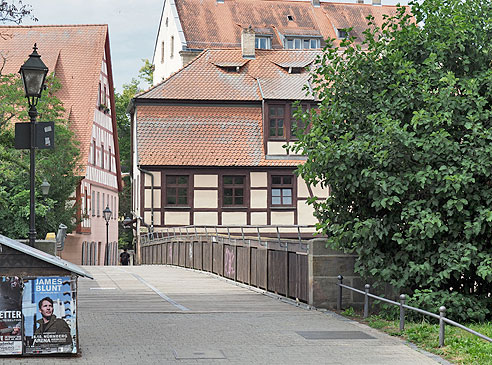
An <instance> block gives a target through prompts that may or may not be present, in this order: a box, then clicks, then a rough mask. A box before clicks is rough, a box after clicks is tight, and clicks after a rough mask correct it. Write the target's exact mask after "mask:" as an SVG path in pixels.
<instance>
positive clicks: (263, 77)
mask: <svg viewBox="0 0 492 365" xmlns="http://www.w3.org/2000/svg"><path fill="white" fill-rule="evenodd" d="M320 53H321V52H320V51H315V50H256V57H255V59H249V60H245V59H244V58H243V57H242V53H241V50H240V49H222V50H218V49H213V50H206V51H204V52H203V53H202V54H201V55H200V56H199V57H197V58H196V59H195V60H193V61H192V62H190V63H189V64H188V65H187V66H185V67H184V68H183V69H181V70H179V71H178V72H176V73H175V74H173V75H172V76H170V77H169V78H168V79H166V80H164V81H163V82H162V83H160V84H158V85H157V86H155V87H153V88H151V89H150V90H148V91H147V92H144V93H142V94H140V95H139V96H138V97H137V99H171V100H183V99H187V100H231V101H261V100H266V99H270V100H271V99H290V100H312V99H313V97H312V96H307V95H306V92H305V91H303V90H302V89H303V86H304V85H306V84H308V82H309V73H308V72H307V71H306V70H305V69H304V67H305V66H307V65H309V64H311V63H312V62H313V61H314V60H315V58H316V56H318V55H320ZM290 67H294V68H295V67H297V68H300V67H302V69H301V70H296V72H300V73H289V72H292V70H291V69H289V68H290Z"/></svg>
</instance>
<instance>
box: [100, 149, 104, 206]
mask: <svg viewBox="0 0 492 365" xmlns="http://www.w3.org/2000/svg"><path fill="white" fill-rule="evenodd" d="M101 168H102V169H104V143H101ZM103 205H104V204H103Z"/></svg>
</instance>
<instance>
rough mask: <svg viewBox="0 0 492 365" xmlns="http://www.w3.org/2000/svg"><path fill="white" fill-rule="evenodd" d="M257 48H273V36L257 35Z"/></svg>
mask: <svg viewBox="0 0 492 365" xmlns="http://www.w3.org/2000/svg"><path fill="white" fill-rule="evenodd" d="M255 48H259V49H271V48H272V39H271V37H262V36H256V37H255Z"/></svg>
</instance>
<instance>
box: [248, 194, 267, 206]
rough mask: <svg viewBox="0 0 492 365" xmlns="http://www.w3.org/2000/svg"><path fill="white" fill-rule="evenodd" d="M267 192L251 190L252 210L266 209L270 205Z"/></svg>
mask: <svg viewBox="0 0 492 365" xmlns="http://www.w3.org/2000/svg"><path fill="white" fill-rule="evenodd" d="M267 200H268V194H267V190H251V197H250V206H251V208H266V207H267V203H268V201H267Z"/></svg>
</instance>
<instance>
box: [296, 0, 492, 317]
mask: <svg viewBox="0 0 492 365" xmlns="http://www.w3.org/2000/svg"><path fill="white" fill-rule="evenodd" d="M411 6H412V8H411V9H412V10H411V11H412V13H413V15H414V17H415V18H414V19H412V17H410V15H409V14H408V9H407V11H406V10H405V8H400V9H399V12H398V15H396V16H394V17H387V18H386V21H385V23H384V24H383V25H382V27H381V28H378V27H376V26H375V25H374V24H373V23H372V22H371V19H369V24H370V25H371V27H370V29H369V30H368V31H366V32H365V39H364V42H363V44H362V46H360V45H356V44H355V43H354V42H353V39H351V38H349V39H347V40H346V41H345V42H343V44H342V45H341V47H340V48H337V47H334V46H333V45H332V44H331V43H330V44H328V46H327V47H326V48H325V50H324V52H323V55H322V57H320V58H319V60H318V61H317V64H316V66H317V67H316V69H315V70H314V71H313V73H312V77H313V82H314V85H316V86H315V87H314V92H315V93H316V94H317V95H318V97H319V99H320V108H319V111H317V112H313V113H311V115H310V116H309V121H310V127H309V130H307V131H305V133H304V134H299V143H298V144H297V145H296V147H295V149H297V150H298V151H303V152H304V153H305V155H306V156H307V162H306V163H305V164H304V165H303V166H301V167H300V168H299V173H300V175H302V176H303V177H304V178H305V179H306V180H307V181H308V183H311V184H320V185H321V186H329V187H330V190H331V196H330V197H329V198H328V199H327V200H326V201H322V202H321V201H318V202H317V201H316V200H314V199H312V200H311V201H310V202H311V204H313V205H314V207H315V211H316V213H315V214H316V216H317V218H318V219H319V221H320V223H319V229H320V230H321V231H323V232H325V233H326V234H327V235H328V240H329V243H330V245H332V246H333V247H337V248H341V249H343V250H345V251H350V252H355V253H357V254H358V261H357V270H358V272H359V273H361V274H362V275H363V276H365V277H373V278H375V279H376V280H377V281H379V282H385V283H390V284H392V285H393V286H394V287H395V288H396V289H398V290H402V291H403V292H407V293H409V294H411V295H413V300H414V301H415V303H419V305H421V306H425V307H426V308H427V309H429V310H432V311H434V312H436V311H437V308H438V307H439V306H440V305H446V306H448V308H449V310H448V314H449V315H451V316H452V317H454V318H457V319H460V320H470V319H471V320H484V319H486V318H487V319H490V318H491V317H492V314H491V308H492V299H491V293H492V244H491V241H492V129H491V128H492V93H491V92H492V69H491V65H492V63H491V61H492V43H491V42H490V39H491V36H492V3H490V2H487V1H481V0H468V1H460V0H424V1H422V2H421V3H420V4H419V3H413V4H411ZM415 20H416V22H415ZM416 24H419V26H417V25H416ZM298 114H299V117H301V114H302V113H301V112H299V113H298ZM460 303H461V304H460Z"/></svg>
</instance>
